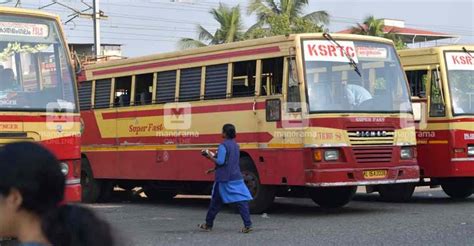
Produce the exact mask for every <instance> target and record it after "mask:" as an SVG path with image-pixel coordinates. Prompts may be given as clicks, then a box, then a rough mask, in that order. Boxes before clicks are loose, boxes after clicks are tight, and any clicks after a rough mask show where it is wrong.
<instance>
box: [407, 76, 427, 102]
mask: <svg viewBox="0 0 474 246" xmlns="http://www.w3.org/2000/svg"><path fill="white" fill-rule="evenodd" d="M406 75H407V79H408V83H409V84H410V91H411V96H412V97H420V98H425V97H426V85H427V84H428V70H426V69H423V70H413V71H406Z"/></svg>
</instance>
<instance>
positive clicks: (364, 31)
mask: <svg viewBox="0 0 474 246" xmlns="http://www.w3.org/2000/svg"><path fill="white" fill-rule="evenodd" d="M384 29H385V24H384V22H383V19H377V18H375V17H374V16H373V15H371V16H368V17H366V18H365V19H364V22H363V23H362V24H361V23H357V24H356V26H353V27H352V28H351V33H353V34H359V35H367V36H375V37H382V38H387V39H391V40H392V41H393V42H394V44H395V47H396V48H397V49H404V48H406V47H407V45H406V43H405V42H403V40H402V39H401V37H400V35H398V34H397V33H396V32H395V31H393V30H390V31H389V32H385V30H384Z"/></svg>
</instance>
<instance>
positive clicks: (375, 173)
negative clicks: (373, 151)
mask: <svg viewBox="0 0 474 246" xmlns="http://www.w3.org/2000/svg"><path fill="white" fill-rule="evenodd" d="M385 177H387V170H369V171H364V178H365V179H382V178H385Z"/></svg>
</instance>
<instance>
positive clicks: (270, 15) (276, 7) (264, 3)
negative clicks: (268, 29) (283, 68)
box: [247, 0, 329, 31]
mask: <svg viewBox="0 0 474 246" xmlns="http://www.w3.org/2000/svg"><path fill="white" fill-rule="evenodd" d="M308 3H309V1H308V0H279V1H275V0H251V3H250V5H249V7H248V10H247V12H248V14H253V13H255V14H256V15H257V17H258V22H257V23H256V24H255V25H254V26H253V27H252V28H257V27H262V26H263V25H265V24H267V25H268V24H271V23H270V22H271V21H272V19H274V18H275V17H285V18H286V19H287V20H288V22H289V25H290V26H291V27H293V28H291V29H292V30H293V31H294V30H295V29H298V28H294V27H295V26H297V25H301V24H307V23H311V24H312V25H314V26H315V27H318V29H322V26H323V25H325V24H328V23H329V14H328V13H327V12H326V11H315V12H311V13H309V14H306V15H303V13H304V8H305V7H306V6H307V5H308ZM252 28H250V29H252Z"/></svg>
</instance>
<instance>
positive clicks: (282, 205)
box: [109, 191, 387, 216]
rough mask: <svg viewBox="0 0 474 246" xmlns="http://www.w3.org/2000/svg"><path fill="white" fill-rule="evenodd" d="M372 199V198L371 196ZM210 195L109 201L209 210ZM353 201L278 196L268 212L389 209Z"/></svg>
mask: <svg viewBox="0 0 474 246" xmlns="http://www.w3.org/2000/svg"><path fill="white" fill-rule="evenodd" d="M369 199H371V198H369ZM209 201H210V196H188V195H178V196H177V197H176V198H174V199H171V200H162V201H153V200H149V199H148V198H146V197H142V196H140V195H137V194H133V193H131V192H125V191H115V192H114V193H113V195H112V196H111V199H110V201H109V203H114V204H140V205H150V206H155V205H159V206H160V207H163V208H175V207H180V208H188V209H201V210H207V208H208V206H209ZM354 205H356V204H355V203H353V202H351V203H349V204H348V205H346V206H345V207H342V208H338V209H325V208H321V207H319V206H318V205H316V204H315V203H314V202H313V201H312V200H310V199H308V198H286V197H277V198H276V199H275V202H274V203H273V205H272V206H271V207H270V208H269V209H268V211H267V213H268V214H273V215H291V216H336V215H341V216H342V215H347V214H368V213H374V212H382V211H383V212H386V211H387V209H384V208H380V207H374V206H366V207H362V206H360V205H357V206H354ZM223 211H224V212H230V213H237V210H236V208H235V207H234V206H232V205H227V206H225V207H224V208H223Z"/></svg>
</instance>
